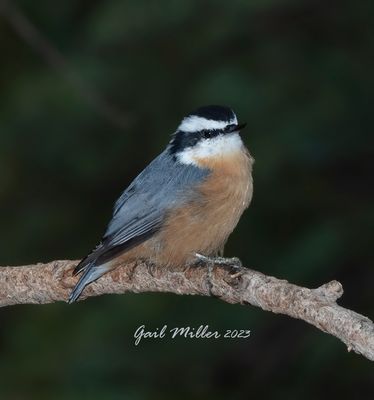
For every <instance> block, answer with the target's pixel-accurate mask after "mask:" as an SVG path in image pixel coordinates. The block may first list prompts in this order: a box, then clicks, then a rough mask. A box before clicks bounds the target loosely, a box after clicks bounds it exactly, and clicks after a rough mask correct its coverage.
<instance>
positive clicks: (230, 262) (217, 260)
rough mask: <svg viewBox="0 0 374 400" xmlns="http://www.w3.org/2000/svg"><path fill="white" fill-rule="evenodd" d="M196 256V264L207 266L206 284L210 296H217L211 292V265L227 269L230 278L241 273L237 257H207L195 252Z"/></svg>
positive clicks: (240, 264)
mask: <svg viewBox="0 0 374 400" xmlns="http://www.w3.org/2000/svg"><path fill="white" fill-rule="evenodd" d="M195 256H196V258H197V264H198V265H203V266H206V267H207V268H208V273H207V286H208V290H209V294H210V295H211V296H214V297H217V295H215V294H214V293H213V288H214V285H213V281H212V275H213V267H214V266H215V265H221V266H223V267H224V268H225V269H227V270H228V272H229V273H230V276H231V278H236V277H237V276H239V275H241V274H242V273H243V271H242V267H243V265H242V263H241V261H240V260H239V258H237V257H232V258H224V257H207V256H204V255H203V254H199V253H196V254H195Z"/></svg>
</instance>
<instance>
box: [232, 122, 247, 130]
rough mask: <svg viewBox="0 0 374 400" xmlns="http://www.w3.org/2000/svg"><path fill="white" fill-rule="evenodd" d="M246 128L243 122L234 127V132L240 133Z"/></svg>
mask: <svg viewBox="0 0 374 400" xmlns="http://www.w3.org/2000/svg"><path fill="white" fill-rule="evenodd" d="M246 126H247V123H246V122H243V123H242V124H238V125H236V127H235V130H236V131H241V130H242V129H244V128H245V127H246Z"/></svg>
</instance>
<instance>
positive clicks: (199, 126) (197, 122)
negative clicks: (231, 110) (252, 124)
mask: <svg viewBox="0 0 374 400" xmlns="http://www.w3.org/2000/svg"><path fill="white" fill-rule="evenodd" d="M237 123H238V120H237V119H236V117H234V118H233V119H231V120H230V121H215V120H213V119H206V118H204V117H198V116H196V115H192V116H190V117H186V118H184V119H183V121H182V123H181V124H180V125H179V126H178V130H179V131H183V132H198V131H201V130H203V129H208V130H211V129H223V128H224V127H225V126H227V125H230V124H237Z"/></svg>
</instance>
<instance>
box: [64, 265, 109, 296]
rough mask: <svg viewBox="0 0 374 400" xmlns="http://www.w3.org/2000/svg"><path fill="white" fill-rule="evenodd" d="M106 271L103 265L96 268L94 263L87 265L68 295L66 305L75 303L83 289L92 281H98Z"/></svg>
mask: <svg viewBox="0 0 374 400" xmlns="http://www.w3.org/2000/svg"><path fill="white" fill-rule="evenodd" d="M107 271H108V268H107V266H106V265H105V264H104V265H98V266H96V265H95V264H94V263H90V264H88V265H87V266H86V267H85V269H84V270H83V274H82V276H81V277H80V278H79V281H78V283H77V284H76V285H75V287H74V289H73V290H72V292H71V293H70V296H69V299H68V303H69V304H71V303H74V302H75V301H77V300H78V298H79V296H80V295H81V294H82V292H83V289H84V288H85V287H86V286H87V285H89V284H90V283H92V282H93V281H96V279H99V278H100V277H101V276H102V275H104V274H105V273H106V272H107Z"/></svg>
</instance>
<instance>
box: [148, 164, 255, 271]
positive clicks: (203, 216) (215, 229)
mask: <svg viewBox="0 0 374 400" xmlns="http://www.w3.org/2000/svg"><path fill="white" fill-rule="evenodd" d="M251 198H252V178H251V171H250V168H248V167H247V168H242V169H240V173H237V174H232V173H231V174H223V173H220V174H218V173H217V174H212V177H211V178H210V179H209V180H207V181H206V182H205V183H204V184H203V185H201V187H200V188H199V196H198V197H197V198H196V199H195V200H193V201H190V202H188V203H187V204H186V205H184V206H183V207H180V208H178V209H176V210H175V211H173V212H172V213H171V214H170V215H169V217H168V218H167V221H166V223H165V224H164V227H163V229H162V230H161V232H160V233H159V234H158V235H157V236H156V237H155V238H154V240H153V244H154V246H155V250H156V249H157V251H155V252H154V257H155V262H157V263H161V264H167V265H170V266H176V267H177V266H184V265H186V264H188V263H190V262H192V261H194V260H195V254H196V253H201V254H204V255H208V256H209V255H215V254H217V253H218V251H220V250H221V249H223V246H224V244H225V242H226V241H227V239H228V237H229V235H230V234H231V232H232V231H233V230H234V228H235V226H236V225H237V223H238V221H239V219H240V217H241V215H242V213H243V211H244V210H245V209H246V208H247V207H248V205H249V203H250V201H251ZM150 244H151V243H150Z"/></svg>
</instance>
